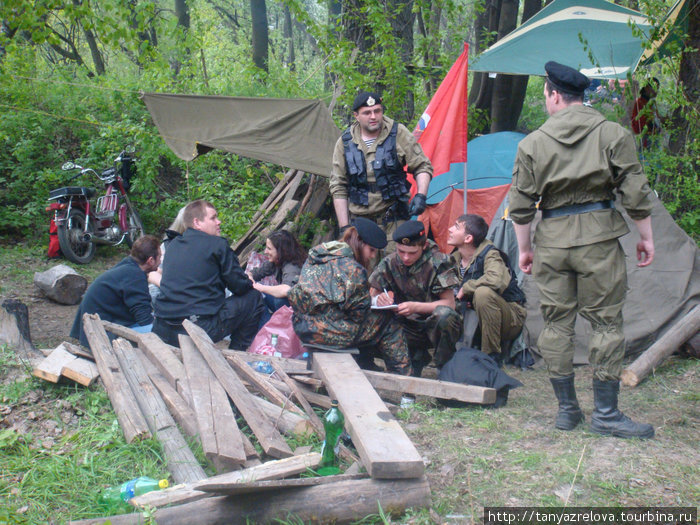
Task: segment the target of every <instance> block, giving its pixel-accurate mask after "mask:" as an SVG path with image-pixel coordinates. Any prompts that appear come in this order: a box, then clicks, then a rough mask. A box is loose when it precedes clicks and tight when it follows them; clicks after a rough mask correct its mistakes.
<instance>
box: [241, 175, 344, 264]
mask: <svg viewBox="0 0 700 525" xmlns="http://www.w3.org/2000/svg"><path fill="white" fill-rule="evenodd" d="M329 195H330V193H329V189H328V180H327V179H326V178H325V177H319V176H318V175H313V174H306V173H304V172H302V171H298V170H289V171H288V172H287V173H286V174H285V176H284V177H283V178H282V180H280V182H279V183H278V184H277V186H275V188H274V189H273V190H272V192H271V193H270V195H269V196H268V197H267V199H265V202H263V203H262V204H261V205H260V209H259V210H258V212H257V213H256V214H255V215H254V216H253V218H252V219H251V225H250V228H249V229H248V231H247V232H246V233H245V234H244V235H243V236H242V237H241V238H240V239H239V240H238V241H237V242H235V243H234V244H233V245H232V246H231V248H233V250H234V251H235V252H236V253H237V254H238V259H239V260H240V262H241V264H242V265H245V263H246V261H247V260H248V257H249V256H250V254H251V253H252V252H253V251H255V250H258V251H262V249H263V248H264V242H265V239H267V237H268V236H269V235H270V234H271V233H272V232H274V231H276V230H280V229H289V230H291V231H293V233H294V234H295V235H296V236H297V237H301V236H302V235H304V233H306V231H307V230H308V229H309V228H310V227H311V226H312V223H311V221H310V220H304V218H303V217H302V216H306V217H308V218H313V219H316V218H318V217H319V216H323V215H324V214H323V213H322V209H323V207H324V205H325V204H326V201H327V200H328V197H329ZM329 216H330V215H329ZM332 228H333V227H332V226H331V224H330V222H329V221H325V227H323V226H321V227H319V225H314V229H315V230H316V231H319V232H324V233H321V234H318V235H317V236H316V237H315V238H314V239H313V241H312V245H313V246H315V245H316V244H319V243H320V242H324V241H327V240H330V239H331V238H332V233H333V232H332ZM261 243H262V244H261Z"/></svg>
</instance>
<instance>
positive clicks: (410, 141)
mask: <svg viewBox="0 0 700 525" xmlns="http://www.w3.org/2000/svg"><path fill="white" fill-rule="evenodd" d="M383 121H384V123H383V126H382V130H381V132H380V134H379V136H378V137H377V139H376V140H375V141H374V143H373V144H372V145H371V146H370V147H369V148H368V147H367V145H366V144H365V142H364V141H363V140H362V132H361V130H360V125H359V124H358V123H357V122H355V123H353V124H352V125H351V126H350V134H351V136H352V142H354V143H355V144H357V147H358V148H359V149H360V151H361V152H362V153H363V154H364V157H365V162H366V169H367V182H368V183H369V184H370V185H374V184H376V182H377V181H376V178H375V176H374V169H373V168H372V163H373V161H374V158H375V155H376V152H377V146H378V145H380V144H382V143H383V142H384V141H385V140H386V139H387V137H388V136H389V133H390V132H391V128H392V127H393V125H394V121H393V120H392V119H390V118H388V117H386V116H385V117H383ZM396 153H397V156H398V159H399V162H400V163H401V164H402V165H403V166H406V167H407V168H408V172H409V173H413V174H416V173H428V174H429V175H430V176H431V177H432V175H433V166H432V164H431V163H430V159H428V157H427V156H426V154H425V153H424V152H423V148H422V147H421V146H420V144H418V142H417V141H416V138H415V137H414V136H413V134H412V133H411V132H410V131H409V130H408V129H407V128H406V126H404V125H402V124H399V125H398V129H397V134H396ZM329 185H330V192H331V196H332V197H333V198H334V199H347V198H348V175H347V170H346V164H345V151H344V148H343V139H342V137H341V138H339V139H338V142H336V144H335V150H334V151H333V169H332V171H331V178H330V183H329ZM409 197H410V195H409V194H408V193H406V201H405V203H408V200H409ZM395 203H396V200H394V199H390V200H383V199H382V194H381V193H380V192H379V191H370V192H369V205H368V206H362V205H360V204H355V203H353V202H350V201H348V210H349V212H350V215H351V216H355V217H365V218H367V219H371V220H373V221H374V222H376V223H377V224H378V225H379V226H380V227H381V228H382V230H384V232H385V233H386V234H387V237H389V239H391V235H392V234H393V232H394V231H395V230H396V228H397V227H398V226H399V225H400V224H402V223H403V222H404V221H405V219H400V220H397V221H395V220H393V216H391V214H390V215H389V216H387V211H388V210H389V208H390V207H391V206H392V205H393V204H395ZM405 209H406V210H407V209H408V208H407V207H406V208H405ZM390 246H393V242H392V241H390ZM387 251H393V249H392V248H391V247H390V248H389V249H387Z"/></svg>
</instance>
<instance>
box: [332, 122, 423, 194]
mask: <svg viewBox="0 0 700 525" xmlns="http://www.w3.org/2000/svg"><path fill="white" fill-rule="evenodd" d="M398 127H399V125H398V123H396V122H394V125H393V126H392V128H391V132H390V133H389V136H388V137H387V138H386V140H385V141H384V142H382V143H381V144H379V145H377V152H376V154H375V156H374V161H373V162H372V169H373V170H374V177H375V179H376V181H377V183H376V188H375V187H373V186H374V185H370V184H369V183H368V182H367V166H366V162H365V155H364V153H362V151H361V150H360V148H358V147H357V144H355V143H354V142H353V141H352V135H351V134H350V128H348V129H346V130H345V132H344V133H343V137H342V138H343V149H344V151H345V171H346V173H347V175H348V200H349V201H350V202H352V203H353V204H359V205H362V206H369V193H370V191H372V192H373V193H374V192H376V191H377V190H379V192H380V193H381V194H382V200H385V201H387V200H390V199H401V198H402V197H404V196H405V195H406V194H407V193H408V189H409V185H408V181H407V180H406V172H405V171H404V169H403V168H404V167H403V166H402V165H401V163H400V162H399V157H398V155H397V154H396V131H397V130H398Z"/></svg>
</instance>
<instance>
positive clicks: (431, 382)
mask: <svg viewBox="0 0 700 525" xmlns="http://www.w3.org/2000/svg"><path fill="white" fill-rule="evenodd" d="M363 372H364V374H365V377H367V379H368V380H369V382H370V383H371V384H372V386H373V387H374V388H381V389H382V390H389V391H391V392H400V393H407V394H413V395H417V396H428V397H437V398H440V399H455V400H457V401H465V402H467V403H479V404H483V405H490V404H492V403H495V402H496V390H495V389H494V388H486V387H482V386H474V385H465V384H462V383H450V382H449V381H439V380H436V379H426V378H422V377H408V376H399V375H396V374H387V373H384V372H373V371H370V370H363Z"/></svg>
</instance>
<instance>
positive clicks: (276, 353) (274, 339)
mask: <svg viewBox="0 0 700 525" xmlns="http://www.w3.org/2000/svg"><path fill="white" fill-rule="evenodd" d="M278 338H279V336H278V335H277V334H272V336H271V341H270V346H272V355H273V356H275V357H282V352H280V351H279V350H277V341H278V340H279V339H278Z"/></svg>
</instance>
